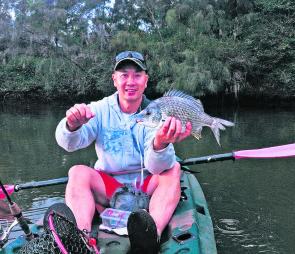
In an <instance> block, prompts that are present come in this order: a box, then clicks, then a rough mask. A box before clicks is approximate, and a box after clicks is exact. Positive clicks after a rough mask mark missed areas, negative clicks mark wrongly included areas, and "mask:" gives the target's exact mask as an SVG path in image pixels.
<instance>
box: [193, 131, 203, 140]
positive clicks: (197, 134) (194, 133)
mask: <svg viewBox="0 0 295 254" xmlns="http://www.w3.org/2000/svg"><path fill="white" fill-rule="evenodd" d="M191 134H192V136H193V137H195V138H196V139H197V140H199V139H200V138H201V137H202V135H201V133H200V132H192V133H191Z"/></svg>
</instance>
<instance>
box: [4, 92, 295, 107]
mask: <svg viewBox="0 0 295 254" xmlns="http://www.w3.org/2000/svg"><path fill="white" fill-rule="evenodd" d="M146 95H147V97H148V98H150V99H156V98H158V97H160V96H161V94H155V93H151V91H148V92H147V93H146ZM103 97H104V95H103V94H101V93H99V92H95V93H87V94H83V95H71V96H68V95H67V96H65V95H59V94H56V95H55V96H54V97H52V96H50V97H49V96H45V95H44V94H43V93H40V92H38V91H35V92H31V91H30V92H18V93H12V92H6V93H3V92H2V93H1V92H0V103H1V104H2V105H5V104H16V105H23V104H39V103H42V104H44V103H46V104H49V105H51V104H53V105H72V104H74V103H81V102H85V103H88V102H91V101H96V100H99V99H102V98H103ZM199 99H200V100H201V101H202V103H203V104H204V105H205V107H230V108H237V107H243V108H247V107H249V108H257V107H263V108H273V109H275V108H278V107H279V108H285V109H295V97H294V96H293V97H291V96H290V97H287V98H286V97H279V96H273V97H271V96H261V95H260V96H253V95H252V96H249V95H240V96H239V97H238V98H236V97H235V96H233V95H225V94H215V95H206V96H202V97H200V98H199Z"/></svg>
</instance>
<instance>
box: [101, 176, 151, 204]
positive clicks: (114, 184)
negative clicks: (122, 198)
mask: <svg viewBox="0 0 295 254" xmlns="http://www.w3.org/2000/svg"><path fill="white" fill-rule="evenodd" d="M97 172H98V173H99V174H100V176H101V178H102V180H103V182H104V186H105V188H106V196H107V199H109V200H110V199H111V197H112V196H113V194H114V192H115V191H116V190H117V189H118V188H120V187H122V186H123V185H124V184H122V183H120V182H118V181H117V180H116V179H115V178H114V177H112V176H110V175H108V174H106V173H104V172H101V171H97ZM151 178H152V175H148V176H147V177H146V178H145V179H144V182H143V185H142V187H141V190H142V191H143V192H147V187H148V185H149V182H150V180H151Z"/></svg>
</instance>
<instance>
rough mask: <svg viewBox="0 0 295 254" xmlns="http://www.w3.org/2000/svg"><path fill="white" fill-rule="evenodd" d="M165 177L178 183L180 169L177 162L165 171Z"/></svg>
mask: <svg viewBox="0 0 295 254" xmlns="http://www.w3.org/2000/svg"><path fill="white" fill-rule="evenodd" d="M166 173H167V176H170V177H171V178H173V179H175V180H177V181H179V180H180V177H181V169H180V164H179V162H176V163H175V164H174V166H173V167H172V168H170V169H169V170H167V171H166Z"/></svg>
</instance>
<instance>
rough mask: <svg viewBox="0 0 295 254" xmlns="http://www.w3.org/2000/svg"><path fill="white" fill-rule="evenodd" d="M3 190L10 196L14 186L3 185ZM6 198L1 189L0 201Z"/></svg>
mask: <svg viewBox="0 0 295 254" xmlns="http://www.w3.org/2000/svg"><path fill="white" fill-rule="evenodd" d="M4 188H5V190H6V191H7V193H8V195H11V194H12V193H13V192H14V185H4ZM4 198H6V195H5V193H4V192H3V190H2V189H0V199H4Z"/></svg>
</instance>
